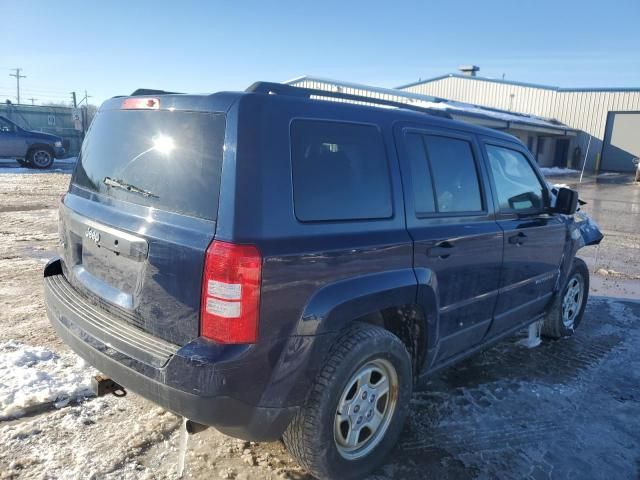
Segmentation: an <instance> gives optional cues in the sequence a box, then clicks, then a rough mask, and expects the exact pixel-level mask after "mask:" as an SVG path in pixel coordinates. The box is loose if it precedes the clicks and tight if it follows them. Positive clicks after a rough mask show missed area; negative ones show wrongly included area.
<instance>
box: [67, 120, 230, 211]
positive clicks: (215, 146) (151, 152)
mask: <svg viewBox="0 0 640 480" xmlns="http://www.w3.org/2000/svg"><path fill="white" fill-rule="evenodd" d="M224 132H225V118H224V115H222V114H211V113H197V112H171V111H162V110H161V111H158V110H155V111H148V110H106V111H102V112H100V113H98V115H96V118H95V119H94V120H93V123H92V124H91V128H90V130H89V133H88V134H87V137H86V139H85V141H84V143H83V145H82V151H81V153H80V157H79V159H78V166H77V167H76V171H75V173H74V175H73V179H72V183H74V184H75V185H77V186H80V187H82V188H85V189H88V190H91V191H94V192H98V193H100V194H103V195H108V196H111V197H114V198H118V199H121V200H126V201H128V202H133V203H137V204H140V205H145V206H150V207H154V208H158V209H161V210H166V211H170V212H176V213H182V214H185V215H190V216H195V217H199V218H205V219H208V220H215V218H216V212H217V207H218V193H219V187H220V171H221V168H222V151H223V144H224Z"/></svg>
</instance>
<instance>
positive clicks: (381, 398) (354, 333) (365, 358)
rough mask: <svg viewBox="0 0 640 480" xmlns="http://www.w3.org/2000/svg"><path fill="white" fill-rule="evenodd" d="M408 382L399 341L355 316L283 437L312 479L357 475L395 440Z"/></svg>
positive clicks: (410, 381) (376, 462) (409, 370)
mask: <svg viewBox="0 0 640 480" xmlns="http://www.w3.org/2000/svg"><path fill="white" fill-rule="evenodd" d="M412 388H413V375H412V365H411V358H410V355H409V353H408V352H407V349H406V348H405V346H404V344H403V343H402V342H401V341H400V339H398V337H396V336H395V335H393V334H392V333H391V332H388V331H387V330H384V329H383V328H380V327H376V326H372V325H368V324H364V323H359V322H356V323H354V324H353V325H352V326H350V327H348V328H347V329H346V330H345V331H344V332H343V333H342V334H341V335H340V337H339V338H338V340H337V342H336V343H335V345H334V346H333V347H332V349H331V351H330V352H329V355H328V356H327V358H326V360H325V363H324V365H323V366H322V368H321V370H320V373H319V374H318V376H317V378H316V380H315V383H314V385H313V387H312V388H311V391H310V393H309V396H308V398H307V401H306V403H305V405H304V406H303V407H302V408H301V409H300V410H299V411H298V413H297V414H296V415H295V417H294V418H293V420H292V421H291V424H290V425H289V426H288V428H287V430H286V432H285V434H284V437H283V440H284V443H285V445H286V447H287V449H288V450H289V453H290V454H291V455H292V456H293V457H294V458H295V459H296V460H297V461H298V463H299V464H300V465H301V466H302V467H303V468H305V469H306V470H307V471H309V473H311V474H312V475H313V476H315V477H317V478H322V479H338V478H339V479H350V478H362V477H364V476H365V475H366V474H367V473H369V472H371V471H372V470H374V469H375V468H376V467H378V466H379V465H380V464H381V463H382V462H383V461H384V459H385V457H386V456H387V454H388V453H389V452H390V451H391V449H392V448H393V447H394V446H395V444H396V442H397V440H398V437H399V436H400V433H401V431H402V427H403V425H404V421H405V418H406V415H407V411H408V409H409V401H410V399H411V392H412Z"/></svg>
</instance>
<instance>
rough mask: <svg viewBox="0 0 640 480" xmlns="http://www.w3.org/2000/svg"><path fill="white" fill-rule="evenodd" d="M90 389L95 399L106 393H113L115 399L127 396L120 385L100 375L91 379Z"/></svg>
mask: <svg viewBox="0 0 640 480" xmlns="http://www.w3.org/2000/svg"><path fill="white" fill-rule="evenodd" d="M91 388H92V390H93V392H94V393H95V394H96V396H97V397H102V396H104V395H106V394H107V393H113V394H114V395H115V396H116V397H124V396H125V395H126V394H127V391H126V390H125V389H124V387H123V386H122V385H120V384H118V383H116V382H114V381H113V380H112V379H110V378H107V377H103V376H102V375H96V376H95V377H93V378H92V379H91Z"/></svg>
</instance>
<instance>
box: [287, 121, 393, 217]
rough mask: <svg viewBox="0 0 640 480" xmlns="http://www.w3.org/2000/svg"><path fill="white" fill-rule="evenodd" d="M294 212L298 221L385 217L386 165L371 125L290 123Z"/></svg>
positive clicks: (388, 198) (379, 138) (380, 141)
mask: <svg viewBox="0 0 640 480" xmlns="http://www.w3.org/2000/svg"><path fill="white" fill-rule="evenodd" d="M291 161H292V171H293V172H292V173H293V197H294V205H295V206H294V208H295V212H296V217H297V218H298V219H299V220H302V221H322V220H358V219H377V218H389V217H391V215H392V213H393V209H392V202H391V186H390V179H389V167H388V164H387V156H386V153H385V148H384V143H383V139H382V135H381V133H380V131H379V130H378V129H377V128H376V127H374V126H368V125H357V124H350V123H338V122H325V121H314V120H297V121H295V122H293V124H292V126H291Z"/></svg>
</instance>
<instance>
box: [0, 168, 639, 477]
mask: <svg viewBox="0 0 640 480" xmlns="http://www.w3.org/2000/svg"><path fill="white" fill-rule="evenodd" d="M2 167H4V168H2ZM7 167H9V165H8V164H5V163H3V164H2V165H0V344H2V343H3V342H6V341H8V340H15V341H17V342H22V343H24V344H28V345H34V346H45V347H47V348H50V349H52V350H54V351H55V352H59V353H60V355H67V354H68V353H67V352H68V349H67V348H66V347H65V346H64V345H63V344H62V343H61V342H60V341H59V340H58V338H57V337H56V335H55V333H54V332H53V330H52V328H51V327H50V326H49V324H48V322H47V320H46V316H45V311H44V305H43V296H42V281H41V276H42V267H43V265H44V262H45V261H46V259H48V258H49V257H51V256H52V255H53V254H54V253H55V245H56V242H57V224H56V220H57V211H56V208H57V203H58V201H59V197H60V195H61V194H62V193H63V192H64V191H65V190H66V188H67V184H68V182H69V175H68V174H67V173H34V172H29V171H25V170H22V169H13V168H7ZM62 170H63V172H65V171H68V169H65V168H62ZM605 180H606V179H605ZM609 180H611V181H606V182H600V183H597V184H596V183H592V184H587V185H583V186H581V187H580V191H581V196H582V198H584V199H586V200H587V201H589V205H588V206H587V207H586V208H585V209H586V210H587V211H589V212H591V213H592V214H593V215H594V216H595V218H596V219H597V220H598V221H599V222H600V224H601V226H602V228H603V230H604V232H605V234H606V238H605V241H604V242H603V244H602V245H601V246H600V247H597V248H596V247H592V248H590V249H585V250H583V252H582V255H583V257H584V258H585V259H586V260H587V262H588V263H589V266H590V269H591V270H592V275H593V277H592V278H593V280H592V285H593V288H592V291H591V298H590V301H589V304H588V307H587V311H586V314H585V318H584V320H583V325H582V327H581V328H580V329H579V330H578V332H577V333H576V335H575V336H574V337H573V338H571V339H568V340H562V341H557V342H544V343H543V345H542V346H541V347H538V348H537V349H534V350H527V349H525V348H523V347H520V346H518V345H516V340H517V338H511V339H508V340H505V341H503V342H501V343H500V344H498V345H497V346H496V347H494V348H492V349H490V350H487V351H485V352H483V353H480V354H478V355H475V356H474V357H472V358H470V359H468V360H467V361H465V362H463V363H462V364H460V365H458V366H456V367H453V368H451V369H449V370H447V371H444V372H442V373H440V374H439V375H437V376H436V377H435V378H433V379H432V380H431V381H430V382H429V383H428V384H426V385H423V386H422V388H423V389H422V391H420V392H417V393H415V394H414V397H413V405H412V410H411V415H410V418H409V421H408V422H407V426H406V428H405V431H404V433H403V435H402V438H401V441H400V443H399V445H398V447H397V448H396V449H395V451H394V453H393V455H392V456H391V457H390V458H389V460H388V462H387V464H386V465H385V466H383V467H382V468H381V469H380V470H379V471H378V472H377V474H379V475H380V476H381V477H383V478H385V477H386V478H407V479H421V478H430V477H433V478H451V479H465V478H534V479H542V478H603V479H604V478H607V479H608V478H618V479H622V478H628V479H637V478H639V476H640V355H638V353H639V352H640V321H639V320H640V303H637V302H634V301H629V299H634V298H635V299H636V300H637V299H638V298H639V297H640V295H638V292H639V291H640V290H639V285H640V265H639V262H638V258H640V186H636V185H630V184H628V183H625V182H626V180H625V179H620V178H617V177H616V179H609ZM88 372H89V371H88ZM1 381H2V379H0V382H1ZM179 427H180V419H179V418H177V417H176V416H174V415H173V414H171V413H168V412H165V411H164V410H162V409H161V408H158V407H156V406H154V405H152V404H151V403H149V402H147V401H146V400H144V399H143V398H141V397H139V396H137V395H135V394H133V393H130V394H129V395H127V396H126V397H125V398H122V399H117V398H115V397H102V398H90V399H87V400H86V401H84V402H81V403H80V404H72V405H69V406H66V407H63V408H59V409H50V410H46V411H43V412H39V413H36V414H33V415H31V416H27V417H23V418H21V419H17V420H11V421H4V422H0V445H1V446H0V478H21V479H22V478H24V479H36V478H37V479H43V478H68V479H76V478H83V479H84V478H106V479H120V478H125V479H138V478H147V479H152V478H153V479H155V478H157V479H165V478H175V476H176V468H177V464H178V444H179V436H180V434H179V432H180V428H179ZM189 442H190V443H189V449H188V454H187V458H186V460H187V461H186V469H185V477H186V478H194V479H204V478H206V479H212V478H292V479H304V478H307V477H306V475H305V474H304V472H303V471H301V470H300V469H299V468H298V467H297V466H296V465H295V463H294V462H293V461H292V460H291V458H290V457H289V456H288V454H287V453H286V451H285V450H284V448H283V446H282V445H281V444H280V443H270V444H250V443H247V442H242V441H239V440H234V439H230V438H228V437H225V436H223V435H222V434H220V433H218V432H216V431H215V430H212V429H210V430H207V431H205V432H203V433H201V434H198V435H197V436H194V437H192V438H190V439H189Z"/></svg>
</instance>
